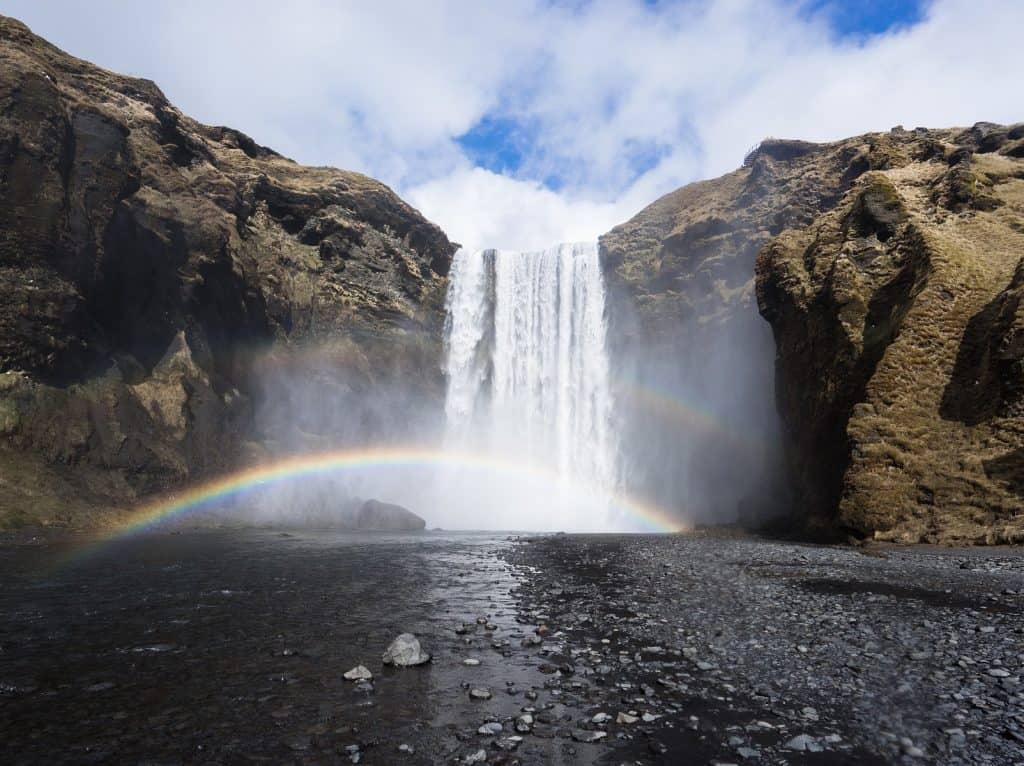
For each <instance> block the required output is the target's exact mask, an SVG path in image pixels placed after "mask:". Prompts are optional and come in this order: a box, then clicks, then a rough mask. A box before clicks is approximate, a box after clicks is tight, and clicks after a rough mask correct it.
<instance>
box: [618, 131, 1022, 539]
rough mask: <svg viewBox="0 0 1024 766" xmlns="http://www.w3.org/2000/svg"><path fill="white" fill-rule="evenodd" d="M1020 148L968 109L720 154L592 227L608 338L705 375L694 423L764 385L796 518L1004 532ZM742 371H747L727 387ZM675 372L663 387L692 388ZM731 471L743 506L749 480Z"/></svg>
mask: <svg viewBox="0 0 1024 766" xmlns="http://www.w3.org/2000/svg"><path fill="white" fill-rule="evenodd" d="M1022 147H1024V128H1022V127H1021V126H1019V125H1018V126H1011V127H1004V126H998V125H992V124H987V123H979V124H978V125H976V126H975V127H974V128H972V129H970V130H960V129H951V130H926V129H916V130H913V131H906V130H903V129H901V128H896V129H894V130H892V131H890V132H888V133H878V134H869V135H865V136H859V137H856V138H852V139H848V140H845V141H839V142H836V143H831V144H811V143H807V142H798V141H782V140H775V139H771V140H766V141H765V142H763V143H762V144H761V145H760V146H759V147H758V148H757V149H756V150H754V151H753V152H751V154H750V155H749V156H748V157H747V158H746V161H745V162H744V166H743V167H742V168H741V169H740V170H737V171H735V172H734V173H731V174H729V175H726V176H723V177H722V178H719V179H715V180H712V181H705V182H701V183H698V184H692V185H690V186H687V187H685V188H683V189H680V190H679V191H677V192H674V193H672V194H670V195H667V196H666V197H664V198H662V199H661V200H659V201H658V202H656V203H655V204H654V205H652V206H651V207H649V208H648V209H647V210H645V211H643V212H641V213H640V214H639V215H638V216H637V217H636V218H634V219H633V220H632V221H630V222H628V223H627V224H624V225H623V226H620V227H618V228H616V229H615V230H613V231H612V232H611V233H609V234H608V235H606V236H605V237H604V238H602V247H603V252H604V256H605V263H606V266H607V268H608V269H609V278H610V281H611V283H612V285H613V287H614V288H615V290H616V291H617V292H618V294H619V295H625V296H626V298H627V300H625V301H624V302H622V301H620V303H625V305H627V306H629V305H632V306H635V307H636V308H635V311H634V312H633V313H632V315H631V317H630V318H629V319H628V321H625V322H623V321H620V322H619V326H618V327H617V329H616V333H617V336H618V342H619V343H620V344H622V345H623V346H630V345H636V344H639V343H641V341H642V339H643V338H644V337H652V338H655V339H659V344H658V346H657V349H656V351H655V353H653V354H648V357H654V358H660V359H666V358H667V359H669V360H670V361H668V362H667V363H662V364H663V366H668V367H677V368H678V367H681V366H682V367H686V366H689V367H696V368H698V369H700V370H701V371H700V372H698V373H696V374H695V375H696V378H697V379H698V382H699V383H700V385H702V386H703V387H704V388H705V389H707V388H708V387H709V385H711V387H712V388H713V386H714V385H718V386H721V387H722V391H723V393H719V394H717V395H711V396H708V397H706V398H705V401H707V402H711V403H712V404H713V403H714V402H715V401H716V396H717V401H725V402H727V406H726V407H723V408H720V411H719V413H716V414H715V418H716V420H715V422H714V423H713V426H714V428H715V430H721V428H720V427H721V425H722V424H723V423H728V422H729V421H728V420H727V418H726V417H725V415H727V414H728V411H729V410H730V408H732V409H733V411H735V410H736V409H737V408H739V409H744V408H745V409H746V411H747V412H753V413H756V412H758V409H757V406H756V402H757V401H762V402H763V401H765V400H766V398H767V396H769V395H770V392H771V391H772V388H773V387H774V389H775V391H776V393H775V399H776V400H777V404H778V412H779V414H780V416H781V421H782V432H781V437H782V438H781V442H782V445H783V447H784V452H785V457H786V469H787V470H786V472H785V477H786V479H787V482H786V484H787V485H788V487H789V488H790V491H791V492H792V498H791V503H789V504H788V505H789V507H790V508H791V512H792V513H793V514H794V515H795V516H796V517H797V518H798V519H799V520H800V521H801V522H803V523H804V524H805V525H807V526H809V527H811V528H814V529H818V530H820V531H825V532H828V533H837V532H853V533H855V534H858V535H867V536H873V537H875V538H878V539H888V540H898V541H908V542H913V541H964V542H1008V541H1019V540H1021V539H1024V484H1022V477H1024V463H1022V458H1021V455H1022V454H1024V421H1022V420H1021V409H1020V401H1021V384H1020V379H1021V377H1020V376H1021V372H1022V368H1021V366H1020V364H1021V354H1022V352H1024V346H1022V341H1021V337H1022V336H1021V326H1020V322H1021V321H1022V320H1021V313H1020V307H1021V304H1020V300H1021V290H1022V286H1024V266H1021V264H1020V261H1021V258H1022V254H1024V162H1022V161H1021V157H1022V155H1024V148H1022ZM755 264H756V283H755V279H754V277H755ZM755 288H756V300H757V305H758V307H759V310H760V313H761V314H762V315H763V316H764V318H765V319H767V320H768V322H769V323H770V325H771V330H772V334H773V336H774V340H775V347H776V348H775V356H776V358H775V362H774V372H775V381H774V384H775V385H774V386H773V385H772V381H771V380H770V378H768V377H767V376H766V375H765V368H764V367H763V366H762V365H761V364H760V362H759V361H758V360H759V359H763V358H764V357H763V356H759V355H761V354H763V349H764V346H763V344H761V345H759V344H755V343H752V342H751V341H750V340H749V338H752V337H756V336H755V335H754V333H756V330H755V329H754V328H756V326H757V325H756V322H755V318H754V317H755V312H754V299H755ZM623 313H625V312H624V311H623V310H622V309H620V310H619V315H620V316H621V315H622V314H623ZM730 327H732V328H736V330H737V332H729V331H727V330H728V328H730ZM742 328H746V329H745V330H743V329H742ZM740 330H742V331H740ZM745 333H746V334H747V339H746V340H744V334H745ZM680 336H681V337H680ZM693 338H700V340H699V342H696V341H694V340H693ZM708 338H710V339H711V341H712V342H711V343H709V342H708ZM730 339H731V340H732V341H733V342H732V343H731V349H732V351H733V352H734V353H733V361H732V362H731V363H728V364H725V365H723V366H722V367H721V369H720V370H714V369H711V370H709V369H708V368H709V367H711V368H713V367H714V364H713V363H709V362H708V359H712V360H713V359H714V356H715V353H716V351H715V350H714V349H715V342H716V340H717V341H718V342H729V341H730ZM737 343H738V344H739V345H736V344H737ZM744 344H745V345H744ZM694 346H696V347H698V348H700V347H703V348H706V349H707V348H710V349H711V351H710V352H707V354H708V355H707V356H705V357H701V355H700V353H697V354H694V353H693V352H692V350H691V349H692V348H693V347H694ZM769 348H770V347H769ZM680 349H683V353H680V352H679V350H680ZM641 364H642V365H643V364H646V365H648V366H650V364H651V362H650V361H642V362H641ZM769 369H770V368H769ZM751 374H753V375H754V379H756V381H757V384H758V385H757V386H750V385H747V386H745V387H744V386H740V388H739V389H738V390H737V389H736V384H735V383H732V382H730V376H733V377H735V376H740V375H743V376H748V380H749V376H750V375H751ZM678 377H679V378H682V377H684V376H682V375H680V376H678ZM692 377H693V375H691V378H692ZM688 386H689V388H688V389H687V385H678V384H677V389H676V390H677V391H678V390H683V391H684V393H685V391H686V390H692V389H693V388H695V387H696V388H699V387H700V386H694V385H693V384H692V383H689V384H688ZM730 390H731V391H732V393H730ZM721 413H724V414H721ZM698 425H699V424H698ZM750 425H751V426H756V425H757V423H756V422H751V423H750ZM654 427H655V428H656V427H658V426H657V424H656V423H655V424H654ZM730 427H731V429H733V430H734V431H735V430H736V429H739V430H740V432H742V430H743V428H744V424H743V423H742V422H739V423H737V422H736V421H733V422H732V423H731V425H730ZM684 430H685V432H686V433H687V434H688V438H689V439H690V440H691V441H694V442H696V443H698V444H701V445H706V446H707V447H709V449H704V448H703V447H702V449H701V450H698V455H699V456H705V457H706V456H707V455H709V454H711V455H715V458H714V461H715V463H716V464H719V465H720V464H721V461H723V460H727V459H728V458H727V455H728V450H727V449H726V448H725V447H724V446H723V447H721V448H719V449H718V450H717V452H716V451H715V449H714V444H715V442H720V441H722V440H721V438H719V437H717V436H716V437H715V438H714V439H710V438H707V437H703V436H701V435H700V429H699V428H697V427H696V426H695V425H690V426H687V427H686V428H685V429H684ZM769 436H770V434H769ZM672 457H673V458H675V459H676V461H677V463H678V460H679V459H680V455H679V451H678V450H677V451H676V454H675V455H672ZM700 459H701V458H700V457H698V458H697V464H698V465H700ZM668 462H669V464H671V462H672V461H671V460H669V461H668ZM725 465H726V467H725V468H724V470H718V471H717V472H715V471H714V470H712V471H711V472H710V474H708V473H707V472H706V471H705V473H706V475H711V476H713V477H714V478H715V480H716V481H729V480H730V478H729V477H730V476H732V477H733V478H732V481H733V482H734V483H735V481H736V480H737V478H739V480H741V481H742V476H740V475H739V474H738V473H737V472H735V471H734V469H735V465H736V464H735V461H731V462H728V463H726V464H725ZM677 472H679V467H678V465H677ZM748 484H750V492H749V493H748V498H749V499H747V500H746V501H745V505H746V506H747V507H748V508H753V509H754V510H756V505H757V504H758V503H759V502H764V498H765V493H764V492H759V491H758V490H757V487H756V486H754V485H753V484H752V483H750V482H748ZM768 486H771V484H769V485H768ZM722 496H723V497H728V493H724V494H723V495H722ZM773 496H774V497H779V495H773Z"/></svg>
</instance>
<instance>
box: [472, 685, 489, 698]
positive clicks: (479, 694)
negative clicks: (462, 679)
mask: <svg viewBox="0 0 1024 766" xmlns="http://www.w3.org/2000/svg"><path fill="white" fill-rule="evenodd" d="M469 696H470V699H475V700H489V699H490V698H491V690H490V689H483V688H479V687H474V688H472V689H470V690H469Z"/></svg>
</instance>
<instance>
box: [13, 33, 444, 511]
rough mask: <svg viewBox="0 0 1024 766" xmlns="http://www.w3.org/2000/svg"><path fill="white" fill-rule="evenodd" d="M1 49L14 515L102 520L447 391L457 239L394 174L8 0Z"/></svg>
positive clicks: (369, 429) (377, 423)
mask: <svg viewBox="0 0 1024 766" xmlns="http://www.w3.org/2000/svg"><path fill="white" fill-rule="evenodd" d="M0 62H2V64H0V294H2V295H3V300H0V475H2V476H3V477H4V480H3V481H2V482H0V525H2V524H3V522H5V521H7V522H11V521H17V520H22V521H41V522H66V523H88V522H89V521H96V522H97V523H102V519H101V518H99V517H98V516H97V518H92V514H93V513H94V512H96V513H98V511H99V510H100V509H107V508H110V507H111V506H112V505H129V504H131V503H133V502H135V501H136V500H137V499H138V498H139V497H140V496H141V495H145V494H147V493H150V492H153V491H159V490H164V489H167V488H170V487H174V486H175V485H179V484H181V483H184V482H187V481H191V480H195V479H196V478H198V477H199V476H200V475H201V474H203V473H207V474H210V473H216V472H220V471H222V470H225V469H228V468H231V467H233V466H234V465H235V464H237V463H238V462H239V458H240V455H241V454H242V452H243V451H245V452H251V453H253V454H254V455H255V456H256V457H258V458H260V459H266V457H267V455H266V452H267V449H266V448H265V446H264V447H261V446H260V445H261V444H265V443H266V442H267V440H269V439H273V440H274V441H275V442H276V443H277V444H278V445H280V446H281V448H283V449H287V450H292V449H301V450H304V451H305V450H310V449H317V448H319V445H320V444H321V443H326V440H327V438H328V437H329V436H330V435H332V434H336V433H337V432H338V429H339V420H340V419H342V418H343V419H344V422H345V424H346V426H348V424H352V423H356V424H358V428H357V429H356V430H358V431H359V432H358V433H355V432H351V429H350V432H348V433H346V434H345V435H346V436H350V437H352V438H353V439H357V438H360V437H365V436H367V435H374V433H375V431H377V430H380V429H382V428H385V427H386V424H387V423H390V422H396V421H399V420H401V419H402V418H395V417H394V415H395V411H396V407H402V406H406V405H408V406H409V407H414V406H417V407H419V408H420V410H423V409H425V408H424V405H423V403H424V402H429V401H431V400H432V399H433V400H440V398H441V397H442V396H443V385H444V382H443V378H442V375H441V372H440V370H441V364H440V362H441V353H442V328H443V303H444V294H445V285H446V274H447V271H448V266H449V263H450V259H451V256H452V254H453V253H454V250H455V247H454V246H453V245H452V244H451V243H450V242H449V241H448V239H447V238H446V237H445V235H444V234H443V232H441V230H440V229H438V228H437V227H436V226H434V225H433V224H431V223H430V222H428V221H427V220H425V219H424V218H423V217H422V216H421V215H420V214H419V213H418V212H417V211H416V210H414V209H412V208H411V207H410V206H409V205H407V204H405V203H404V202H403V201H402V200H401V199H399V198H398V197H397V196H396V195H395V194H394V193H392V192H391V190H389V189H388V188H386V187H385V186H383V185H382V184H380V183H378V182H376V181H374V180H372V179H370V178H367V177H365V176H362V175H359V174H358V173H350V172H346V171H342V170H335V169H332V168H311V167H303V166H301V165H298V164H296V163H294V162H292V161H291V160H289V159H286V158H285V157H282V156H280V155H278V154H276V153H275V152H273V151H272V150H270V149H267V148H266V147H263V146H260V145H258V144H257V143H256V142H254V141H253V140H252V139H251V138H249V137H248V136H246V135H244V134H242V133H240V132H239V131H237V130H233V129H231V128H224V127H210V126H207V125H202V124H200V123H198V122H196V121H195V120H192V119H190V118H189V117H187V116H186V115H184V114H182V113H181V112H180V111H178V110H177V109H175V108H174V107H173V106H172V105H171V104H170V103H168V101H167V99H166V98H165V97H164V95H163V93H161V92H160V90H159V88H157V86H156V85H154V84H153V83H152V82H149V81H146V80H139V79H135V78H131V77H125V76H121V75H117V74H114V73H112V72H109V71H106V70H104V69H100V68H99V67H96V66H93V65H91V64H89V63H87V62H85V61H81V60H79V59H76V58H73V57H72V56H69V55H67V54H65V53H63V52H62V51H60V50H58V49H57V48H55V47H53V46H52V45H50V44H48V43H47V42H45V41H44V40H42V39H40V38H38V37H36V36H35V35H33V34H32V33H31V32H30V31H29V30H28V29H27V28H26V27H25V26H24V25H22V24H21V23H19V22H17V21H14V20H13V19H9V18H5V17H0ZM310 401H314V402H317V403H319V404H320V405H322V406H320V407H318V408H317V410H316V411H315V412H313V411H311V410H310V408H308V407H306V406H305V405H306V403H307V402H310ZM413 403H415V405H414V404H413ZM374 408H376V409H374ZM332 412H336V413H340V414H339V416H338V417H337V418H332V417H330V416H329V414H330V413H332Z"/></svg>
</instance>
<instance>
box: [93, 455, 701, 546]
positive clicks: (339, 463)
mask: <svg viewBox="0 0 1024 766" xmlns="http://www.w3.org/2000/svg"><path fill="white" fill-rule="evenodd" d="M395 467H429V468H457V469H459V470H465V469H474V470H483V471H490V472H497V473H501V474H512V475H514V476H517V477H524V478H533V479H539V480H542V481H545V482H551V483H552V484H554V483H557V482H558V481H559V476H558V474H557V473H556V472H555V471H553V470H550V469H547V468H544V467H542V466H538V465H535V464H530V463H518V462H514V461H508V460H501V459H497V458H494V457H489V456H486V455H482V454H471V453H464V452H452V451H440V450H435V449H427V448H422V447H377V448H370V449H351V450H338V451H330V452H320V453H313V454H303V455H296V456H292V457H288V458H284V459H281V460H276V461H273V462H270V463H264V464H261V465H257V466H253V467H250V468H246V469H243V470H240V471H237V472H235V473H230V474H226V475H223V476H219V477H217V478H214V479H212V480H210V481H207V482H205V483H202V484H198V485H196V486H194V487H191V488H189V489H186V490H184V491H181V492H177V493H173V494H170V495H165V496H163V497H161V498H160V499H158V500H156V501H153V502H150V503H147V504H145V505H142V506H140V507H138V508H136V509H134V510H133V511H132V512H130V513H129V514H128V516H127V518H126V519H124V520H123V521H121V522H120V523H118V524H116V525H115V526H113V527H112V528H110V529H109V530H107V531H106V532H105V533H104V534H102V535H101V536H100V537H99V538H98V540H96V541H94V545H95V544H102V543H103V542H106V541H111V540H115V539H119V538H124V537H127V536H130V535H133V534H138V533H140V532H144V531H146V530H149V529H153V528H154V527H157V526H158V525H160V524H162V523H165V522H167V521H170V520H172V519H180V518H183V517H185V516H187V514H189V513H190V512H193V511H196V510H199V509H204V508H209V507H210V506H213V505H216V504H218V503H222V502H224V501H226V500H230V499H232V498H235V497H238V496H241V495H244V494H247V493H250V492H255V491H258V490H260V489H262V488H267V487H270V486H273V485H277V484H280V483H283V482H287V481H294V480H298V479H303V478H311V477H318V476H327V475H331V474H335V473H338V472H343V471H353V470H366V469H380V468H395ZM610 500H611V502H612V505H613V507H614V508H616V509H617V510H620V511H623V512H625V513H626V514H628V515H629V517H630V518H631V519H633V520H635V521H637V522H639V525H640V526H642V527H643V528H644V529H645V530H647V531H652V532H678V531H682V530H684V529H686V528H687V525H686V524H685V523H683V522H680V521H679V520H677V519H675V518H673V517H672V515H671V514H670V513H669V512H668V511H666V510H665V509H662V508H659V507H658V506H655V505H652V504H650V503H646V502H643V501H640V500H638V499H636V498H633V497H630V496H628V495H625V494H622V493H615V494H612V495H610ZM91 547H93V546H91Z"/></svg>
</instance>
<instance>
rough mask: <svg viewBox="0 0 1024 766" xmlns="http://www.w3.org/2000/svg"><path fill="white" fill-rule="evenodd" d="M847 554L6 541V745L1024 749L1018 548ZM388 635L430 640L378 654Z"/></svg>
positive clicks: (771, 546) (710, 541)
mask: <svg viewBox="0 0 1024 766" xmlns="http://www.w3.org/2000/svg"><path fill="white" fill-rule="evenodd" d="M69 553H73V554H74V556H73V558H71V559H70V560H69V558H68V554H69ZM870 553H872V554H873V555H864V553H863V552H860V551H857V550H853V549H849V548H820V547H811V546H799V545H793V544H788V543H777V542H767V541H762V540H749V539H716V538H710V537H707V538H702V537H689V536H688V537H646V536H621V537H619V536H603V537H588V536H553V537H543V538H530V539H524V540H513V539H511V538H507V537H505V536H501V535H442V534H434V533H431V534H421V535H408V536H396V535H381V534H378V535H342V534H338V533H312V532H303V533H279V532H269V531H244V532H240V531H232V532H197V533H188V534H178V535H169V534H165V535H156V536H152V537H148V538H140V539H136V540H131V541H125V542H121V543H117V544H108V545H106V546H104V547H103V548H101V549H98V550H94V551H92V552H91V553H88V554H87V555H82V553H81V552H78V553H75V551H74V549H73V548H69V547H68V546H63V545H56V544H49V543H43V544H8V545H3V546H0V737H2V741H3V743H4V762H5V763H13V764H29V763H33V764H34V763H58V764H59V763H152V764H172V763H209V764H232V763H274V764H279V763H294V764H321V763H322V764H330V763H368V764H393V763H410V764H428V763H452V764H456V763H495V764H497V763H509V764H511V763H523V764H541V763H555V764H560V763H565V764H570V763H571V764H589V763H604V764H621V763H665V764H670V763H671V764H676V763H696V764H714V763H723V764H724V763H734V764H740V763H778V764H784V763H809V764H855V763H864V764H875V763H899V762H906V763H951V764H955V763H992V764H1012V763H1024V756H1022V755H1021V753H1022V751H1024V750H1022V749H1024V736H1022V732H1024V718H1022V715H1024V714H1022V710H1024V706H1022V699H1024V698H1022V687H1021V685H1020V677H1021V672H1022V667H1024V643H1022V642H1024V617H1022V614H1021V611H1022V606H1024V557H1022V556H1021V554H1020V552H1005V551H998V550H977V551H966V552H964V551H927V550H922V549H916V550H886V551H883V552H881V553H879V552H878V551H870ZM402 633H411V634H414V635H415V636H416V638H417V639H418V641H419V642H420V643H421V645H422V650H423V651H424V652H427V653H429V654H430V655H431V660H430V662H428V663H426V664H423V665H419V666H414V667H393V666H388V665H385V664H383V662H382V655H383V652H384V650H385V649H386V648H387V647H388V646H389V645H390V644H391V643H392V642H393V641H394V640H395V639H396V638H397V637H398V636H399V635H400V634H402ZM360 666H362V667H363V668H364V669H365V670H366V671H367V673H364V672H359V673H356V674H354V677H350V678H349V679H346V678H345V675H344V674H345V673H346V672H348V671H351V670H353V669H356V668H359V667H360ZM367 675H369V676H370V677H366V676H367Z"/></svg>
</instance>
